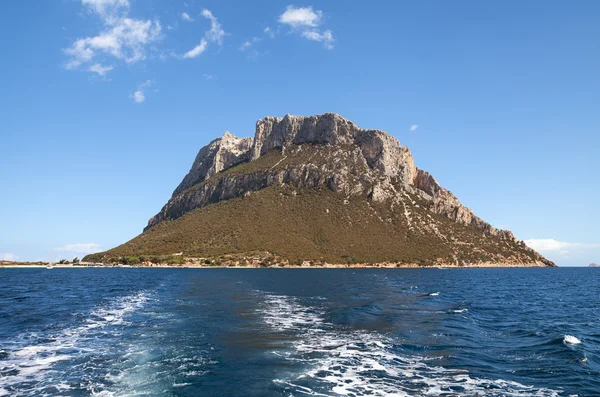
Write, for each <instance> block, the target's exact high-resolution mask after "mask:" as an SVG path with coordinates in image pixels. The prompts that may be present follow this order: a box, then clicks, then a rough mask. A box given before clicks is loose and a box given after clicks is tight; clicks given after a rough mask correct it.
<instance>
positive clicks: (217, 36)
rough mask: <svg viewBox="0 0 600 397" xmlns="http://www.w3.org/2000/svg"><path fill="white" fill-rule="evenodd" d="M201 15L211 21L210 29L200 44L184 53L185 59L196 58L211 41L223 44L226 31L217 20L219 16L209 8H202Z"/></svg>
mask: <svg viewBox="0 0 600 397" xmlns="http://www.w3.org/2000/svg"><path fill="white" fill-rule="evenodd" d="M200 15H202V16H203V17H204V18H206V19H208V20H209V21H210V29H209V30H208V31H207V32H206V33H205V34H204V38H203V39H202V40H201V41H200V44H198V45H197V46H196V47H194V48H192V49H191V50H189V51H188V52H186V53H185V54H183V57H182V58H184V59H190V58H196V57H197V56H198V55H200V54H202V53H203V52H204V51H206V49H207V48H208V44H209V43H217V44H219V45H222V44H223V37H225V31H224V30H223V28H221V24H220V23H219V21H217V18H215V16H214V15H213V14H212V12H210V11H209V10H207V9H204V10H202V13H201V14H200Z"/></svg>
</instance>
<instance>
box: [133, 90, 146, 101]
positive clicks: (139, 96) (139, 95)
mask: <svg viewBox="0 0 600 397" xmlns="http://www.w3.org/2000/svg"><path fill="white" fill-rule="evenodd" d="M131 97H132V99H133V101H134V102H135V103H142V102H144V101H145V100H146V95H144V91H142V90H137V91H136V92H134V93H133V94H132V96H131Z"/></svg>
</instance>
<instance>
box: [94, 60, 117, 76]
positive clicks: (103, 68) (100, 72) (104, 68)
mask: <svg viewBox="0 0 600 397" xmlns="http://www.w3.org/2000/svg"><path fill="white" fill-rule="evenodd" d="M113 69H114V67H113V66H103V65H100V64H99V63H95V64H93V65H92V66H90V68H89V71H90V72H94V73H97V74H98V75H99V76H104V75H105V74H106V73H108V72H110V71H111V70H113Z"/></svg>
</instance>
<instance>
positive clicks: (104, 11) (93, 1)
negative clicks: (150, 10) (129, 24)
mask: <svg viewBox="0 0 600 397" xmlns="http://www.w3.org/2000/svg"><path fill="white" fill-rule="evenodd" d="M81 4H83V5H84V6H87V7H88V8H89V9H90V10H92V11H94V12H95V13H97V14H98V15H100V17H101V18H102V19H104V20H106V21H114V20H115V19H118V18H119V16H125V15H126V14H127V12H128V11H129V0H81Z"/></svg>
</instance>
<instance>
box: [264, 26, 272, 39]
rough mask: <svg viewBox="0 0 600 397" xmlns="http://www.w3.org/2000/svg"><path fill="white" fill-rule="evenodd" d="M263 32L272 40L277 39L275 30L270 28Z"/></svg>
mask: <svg viewBox="0 0 600 397" xmlns="http://www.w3.org/2000/svg"><path fill="white" fill-rule="evenodd" d="M263 32H265V34H266V35H267V36H269V38H271V39H272V38H274V37H275V32H273V29H271V28H270V27H268V26H267V27H266V28H265V29H264V30H263Z"/></svg>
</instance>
